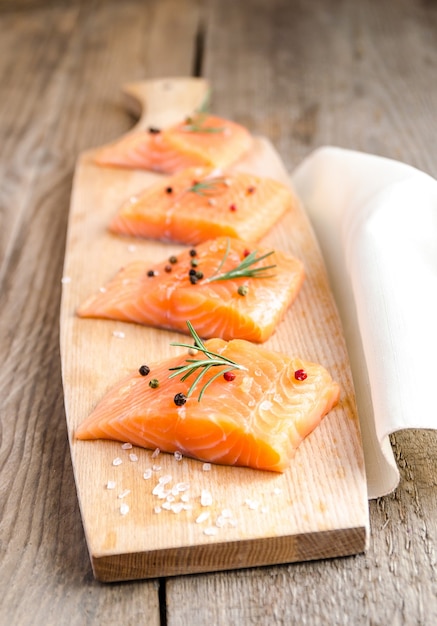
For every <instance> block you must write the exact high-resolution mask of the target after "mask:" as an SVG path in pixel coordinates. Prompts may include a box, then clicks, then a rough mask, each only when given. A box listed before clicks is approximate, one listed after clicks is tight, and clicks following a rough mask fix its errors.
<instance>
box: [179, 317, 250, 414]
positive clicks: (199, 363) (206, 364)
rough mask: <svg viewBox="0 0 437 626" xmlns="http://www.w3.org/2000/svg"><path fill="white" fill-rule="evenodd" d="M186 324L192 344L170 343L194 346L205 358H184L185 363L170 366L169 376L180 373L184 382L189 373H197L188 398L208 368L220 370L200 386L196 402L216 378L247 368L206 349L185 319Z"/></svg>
mask: <svg viewBox="0 0 437 626" xmlns="http://www.w3.org/2000/svg"><path fill="white" fill-rule="evenodd" d="M187 326H188V330H189V331H190V334H191V336H192V337H193V339H194V346H193V345H192V344H187V343H172V344H171V345H172V346H179V347H181V348H189V349H192V348H193V347H194V348H195V349H196V350H198V351H199V352H203V354H204V355H205V358H204V359H185V363H186V365H177V366H176V367H171V368H170V371H173V372H174V373H173V374H170V376H169V378H175V377H176V376H180V375H181V374H182V376H181V379H180V380H181V382H184V381H185V380H187V378H189V377H190V376H191V375H193V374H197V375H196V377H195V379H194V381H193V382H192V384H191V386H190V388H189V389H188V391H187V394H186V397H187V398H188V397H190V396H191V395H192V394H193V392H194V390H195V388H196V387H197V385H198V383H200V382H201V380H202V379H203V377H204V376H205V374H207V373H208V372H209V370H210V369H212V368H213V367H220V370H219V371H218V372H217V373H216V374H214V376H212V377H211V378H210V379H209V380H208V381H207V382H206V383H205V384H204V385H203V387H202V388H201V390H200V392H199V395H198V398H197V400H198V402H200V400H201V399H202V396H203V394H204V393H205V391H206V389H207V388H208V387H209V385H210V384H211V383H212V382H214V380H215V379H216V378H218V377H219V376H222V375H223V374H225V373H226V372H230V371H231V370H234V369H240V370H245V369H247V368H246V367H244V365H239V364H238V363H236V362H235V361H232V359H228V358H227V357H225V356H223V355H222V354H217V353H216V352H211V350H208V349H207V348H206V346H205V344H204V343H203V341H202V340H201V339H200V337H199V335H198V334H197V332H196V331H195V330H194V328H193V325H192V324H191V322H189V321H187Z"/></svg>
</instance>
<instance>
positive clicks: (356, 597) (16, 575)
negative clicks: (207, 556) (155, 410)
mask: <svg viewBox="0 0 437 626" xmlns="http://www.w3.org/2000/svg"><path fill="white" fill-rule="evenodd" d="M176 4H177V7H176V10H175V5H176ZM201 4H202V5H203V8H202V6H201ZM200 16H202V19H203V25H204V31H203V32H204V36H205V38H204V58H203V67H204V69H205V72H206V76H207V78H208V79H209V80H210V81H211V82H212V84H213V86H214V93H213V96H214V99H213V103H214V107H215V108H216V110H218V111H220V112H222V113H223V114H226V115H229V116H231V117H233V118H239V119H240V121H242V122H243V123H244V122H246V123H247V124H248V125H249V126H250V127H251V128H252V129H253V130H254V131H255V132H257V133H259V134H261V135H265V136H267V137H268V138H269V139H270V140H271V141H272V142H273V143H274V145H275V147H276V148H277V149H278V151H279V153H280V154H281V157H282V158H283V160H284V161H285V164H286V166H287V168H288V170H289V171H291V170H292V169H293V167H294V166H295V165H296V164H298V163H299V162H300V161H301V159H302V158H303V157H304V156H306V155H307V154H308V153H309V152H311V151H312V150H313V149H314V148H316V147H318V146H320V145H324V144H327V143H328V144H334V145H339V146H343V147H347V148H352V149H361V150H367V151H370V152H374V153H376V154H381V155H383V156H388V157H393V158H398V159H401V160H403V161H405V162H406V163H410V164H411V165H414V166H416V167H419V168H421V169H423V170H425V171H426V172H428V173H430V174H431V175H433V176H434V177H437V148H436V144H435V141H433V137H435V135H436V117H435V111H436V110H437V84H436V80H435V76H436V73H437V48H436V40H437V9H436V5H435V2H432V1H429V0H428V1H422V0H397V1H396V2H391V0H378V2H376V1H375V0H363V1H360V2H350V3H348V2H344V1H342V0H328V1H324V0H308V1H304V0H301V1H298V0H290V1H287V2H286V1H285V0H284V1H281V2H279V1H277V0H270V1H269V2H261V1H259V2H257V1H255V0H242V1H240V2H232V3H231V2H228V1H227V0H223V1H222V2H217V1H215V0H210V1H205V2H203V3H200V2H195V1H188V0H179V1H177V2H169V1H168V0H159V1H150V0H148V1H147V2H143V1H139V0H138V1H132V0H126V1H124V2H123V3H120V2H117V1H114V0H108V1H106V2H103V1H100V0H93V1H92V2H88V1H85V0H83V1H81V0H77V1H74V0H72V1H71V2H68V3H67V2H64V1H62V0H57V1H55V0H53V1H51V2H50V3H49V2H48V1H47V0H4V1H3V2H2V3H1V4H0V50H1V55H0V76H1V87H0V90H1V95H2V98H1V99H0V134H1V141H0V175H1V185H0V220H1V229H0V263H1V265H0V268H1V284H0V302H1V313H2V315H1V317H0V349H1V353H2V357H3V367H2V371H1V376H0V380H1V392H2V395H1V411H0V428H1V437H0V474H1V480H0V588H1V596H0V597H1V599H0V623H1V624H2V625H3V624H20V626H21V625H23V626H27V625H28V624H29V625H30V624H32V625H39V624H44V625H47V624H49V625H52V624H53V625H57V626H58V625H59V624H65V623H68V624H77V625H79V624H80V625H82V624H96V623H105V624H108V625H109V624H120V623H121V622H123V623H125V624H132V625H137V624H139V623H147V624H152V625H153V624H158V623H159V622H160V615H159V611H158V606H157V603H158V600H159V599H160V600H161V605H162V607H163V610H162V613H163V615H162V623H165V621H166V623H167V624H168V625H169V626H174V625H176V624H177V625H178V626H180V625H186V626H193V625H194V626H197V625H198V624H199V625H203V624H205V623H210V624H220V625H221V624H232V625H233V624H243V625H245V624H257V625H259V624H261V625H264V624H265V625H267V624H269V625H270V624H284V625H285V624H286V625H287V626H288V625H294V624H296V625H300V624H310V625H311V626H317V625H319V624H320V625H321V624H327V623H329V624H330V625H331V624H332V625H336V624H339V625H340V624H341V625H343V624H345V625H349V624H357V625H359V626H361V625H363V626H367V625H369V624H372V625H373V626H376V625H378V626H385V625H386V624H394V625H396V626H397V625H408V626H409V625H413V626H416V625H420V626H431V625H434V624H435V623H436V622H437V601H436V597H437V580H436V557H435V554H436V535H437V529H436V520H437V502H436V486H437V484H436V482H437V479H436V471H435V468H436V465H437V436H436V433H435V432H422V431H421V432H403V433H398V434H396V435H395V436H393V437H392V442H393V445H394V449H395V452H396V457H397V460H398V463H399V467H400V470H401V483H400V485H399V487H398V489H397V490H396V492H395V493H393V494H391V495H390V496H387V497H385V498H381V499H378V500H376V501H373V502H370V519H371V541H370V546H369V549H368V551H367V553H366V555H365V556H357V557H351V558H346V559H345V558H342V559H331V560H329V561H320V562H311V563H303V564H294V565H292V566H275V567H268V568H253V569H251V570H247V571H238V572H233V573H219V574H212V575H196V576H192V577H180V578H178V577H177V578H172V579H171V580H169V581H168V582H167V584H166V585H165V586H166V593H165V594H164V593H163V592H162V590H163V588H164V584H163V581H160V584H159V595H160V597H159V598H158V589H157V587H156V588H155V585H154V584H151V583H149V582H141V583H136V582H134V583H128V584H114V585H111V586H104V585H99V584H98V583H95V582H93V579H92V574H91V568H90V566H89V559H88V554H87V551H86V546H85V542H84V538H83V530H82V528H81V523H80V515H79V510H78V507H77V504H76V502H77V498H76V493H75V489H74V482H73V474H72V470H71V463H70V460H69V450H68V443H67V435H66V428H65V416H64V411H63V406H62V391H61V376H60V357H59V351H58V343H59V333H58V328H57V318H58V311H59V304H60V294H61V285H60V279H61V276H62V261H63V255H64V243H65V231H66V224H67V213H68V206H69V194H70V189H71V182H72V175H73V170H74V164H75V161H76V158H77V155H78V154H79V153H80V152H81V151H83V150H85V149H86V148H89V147H91V146H94V145H99V144H101V143H103V142H104V141H107V140H110V139H111V138H113V137H117V136H119V135H120V134H121V133H122V132H124V131H126V130H128V129H129V128H130V127H131V126H132V123H133V120H132V118H130V117H129V116H128V115H127V114H126V111H125V110H124V109H123V107H122V101H121V97H120V100H119V101H116V100H114V94H116V93H118V92H117V90H118V88H119V85H120V84H122V83H124V82H125V81H133V80H138V79H144V78H145V77H146V78H147V77H156V76H164V75H173V76H174V75H182V76H185V75H187V74H189V73H190V71H191V68H192V64H193V58H194V56H195V55H194V42H195V39H196V33H197V29H198V25H199V18H200ZM162 32H166V33H171V34H172V36H173V38H172V45H171V49H169V45H168V40H167V41H166V40H165V38H164V37H162V36H160V33H162ZM175 33H176V34H177V36H175ZM35 286H36V287H35ZM17 320H19V323H17ZM29 607H31V611H29ZM165 609H167V612H166V613H167V614H166V615H165Z"/></svg>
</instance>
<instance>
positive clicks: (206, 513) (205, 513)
mask: <svg viewBox="0 0 437 626" xmlns="http://www.w3.org/2000/svg"><path fill="white" fill-rule="evenodd" d="M210 515H211V513H210V512H209V511H203V513H201V514H200V515H198V516H197V517H196V524H202V522H206V520H207V519H208V517H209V516H210Z"/></svg>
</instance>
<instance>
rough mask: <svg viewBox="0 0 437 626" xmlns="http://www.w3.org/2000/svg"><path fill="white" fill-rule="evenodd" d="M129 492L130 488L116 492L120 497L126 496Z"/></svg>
mask: <svg viewBox="0 0 437 626" xmlns="http://www.w3.org/2000/svg"><path fill="white" fill-rule="evenodd" d="M129 494H130V489H125V490H124V491H122V492H121V493H119V494H118V497H119V498H120V499H122V498H125V497H126V496H128V495H129Z"/></svg>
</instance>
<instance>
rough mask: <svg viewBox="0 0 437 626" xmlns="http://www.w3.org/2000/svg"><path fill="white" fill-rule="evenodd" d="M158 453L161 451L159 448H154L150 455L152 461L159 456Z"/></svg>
mask: <svg viewBox="0 0 437 626" xmlns="http://www.w3.org/2000/svg"><path fill="white" fill-rule="evenodd" d="M160 452H161V450H160V449H159V448H155V450H154V451H153V454H152V459H156V457H157V456H158V455H159V453H160Z"/></svg>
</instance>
